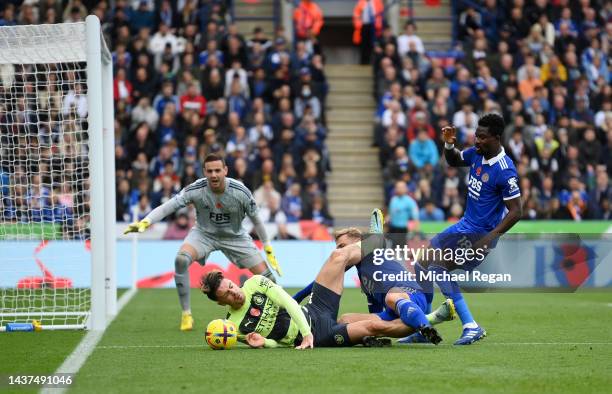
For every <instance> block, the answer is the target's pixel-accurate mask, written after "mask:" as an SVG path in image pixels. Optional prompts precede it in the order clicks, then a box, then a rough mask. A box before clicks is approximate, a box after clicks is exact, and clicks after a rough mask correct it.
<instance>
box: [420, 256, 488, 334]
mask: <svg viewBox="0 0 612 394" xmlns="http://www.w3.org/2000/svg"><path fill="white" fill-rule="evenodd" d="M429 271H430V272H432V273H433V274H434V276H435V277H442V276H443V275H445V276H446V275H447V274H448V270H447V269H446V268H444V267H440V266H437V265H431V266H429ZM436 283H437V284H438V287H440V290H441V291H442V294H444V296H445V297H448V298H450V299H452V300H453V302H454V303H455V309H456V311H457V314H458V315H459V318H460V319H461V323H462V324H463V326H464V327H466V326H467V327H470V328H471V327H474V328H475V327H477V326H478V325H477V324H476V322H475V321H474V318H473V317H472V313H471V312H470V308H468V305H467V302H465V299H463V295H462V294H461V289H460V288H459V285H458V284H457V282H455V281H452V280H442V281H436Z"/></svg>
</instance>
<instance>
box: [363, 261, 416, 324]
mask: <svg viewBox="0 0 612 394" xmlns="http://www.w3.org/2000/svg"><path fill="white" fill-rule="evenodd" d="M355 268H357V273H358V274H359V281H360V282H361V290H362V291H363V292H364V294H365V295H366V297H367V299H368V309H369V311H370V312H371V313H377V312H380V311H382V310H383V309H384V308H385V296H386V295H387V293H388V292H389V290H391V289H392V288H400V289H402V290H403V291H404V292H406V293H409V294H414V293H416V292H418V291H420V286H419V285H418V283H417V282H416V281H414V280H410V279H412V278H414V276H413V277H411V278H410V279H409V278H408V275H407V274H408V270H407V269H406V268H405V267H404V266H403V265H402V264H400V263H398V262H397V261H395V260H387V259H384V262H383V263H382V264H380V265H377V264H374V263H373V256H372V254H370V255H368V256H366V257H365V258H364V259H363V260H362V261H361V262H360V263H359V264H357V265H356V266H355ZM383 274H386V275H388V274H393V275H394V276H395V278H399V279H396V280H388V279H387V280H383V278H386V277H383Z"/></svg>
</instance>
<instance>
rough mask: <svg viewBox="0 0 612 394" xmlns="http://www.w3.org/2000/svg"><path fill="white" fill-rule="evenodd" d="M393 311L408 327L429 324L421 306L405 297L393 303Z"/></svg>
mask: <svg viewBox="0 0 612 394" xmlns="http://www.w3.org/2000/svg"><path fill="white" fill-rule="evenodd" d="M395 312H396V313H397V314H398V315H399V317H400V319H402V322H403V323H404V324H405V325H407V326H409V327H412V328H416V329H418V328H419V327H421V326H429V325H430V324H429V321H428V320H427V317H426V316H425V314H424V313H423V311H422V310H421V308H419V306H418V305H417V304H415V303H414V302H412V301H411V300H409V299H407V298H402V299H401V300H399V301H397V303H395Z"/></svg>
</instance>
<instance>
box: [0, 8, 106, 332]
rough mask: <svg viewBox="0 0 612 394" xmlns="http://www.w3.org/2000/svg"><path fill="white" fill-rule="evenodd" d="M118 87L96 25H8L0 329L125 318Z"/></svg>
mask: <svg viewBox="0 0 612 394" xmlns="http://www.w3.org/2000/svg"><path fill="white" fill-rule="evenodd" d="M112 80H113V76H112V58H111V55H110V52H109V50H108V48H107V46H106V43H105V41H104V38H103V35H102V31H101V27H100V21H99V20H98V18H97V17H96V16H93V15H90V16H88V17H87V19H86V21H85V22H79V23H65V24H53V25H25V26H9V27H0V296H1V298H0V331H5V330H6V328H7V325H8V326H10V323H27V322H32V321H34V320H37V321H40V322H42V327H43V329H75V328H76V329H79V328H88V329H92V330H103V329H104V328H105V327H106V324H107V321H109V318H111V317H112V316H114V315H115V314H116V294H117V290H116V279H115V275H116V274H115V271H116V266H115V253H116V252H115V250H116V249H115V243H116V235H115V179H114V178H115V163H114V110H113V93H112Z"/></svg>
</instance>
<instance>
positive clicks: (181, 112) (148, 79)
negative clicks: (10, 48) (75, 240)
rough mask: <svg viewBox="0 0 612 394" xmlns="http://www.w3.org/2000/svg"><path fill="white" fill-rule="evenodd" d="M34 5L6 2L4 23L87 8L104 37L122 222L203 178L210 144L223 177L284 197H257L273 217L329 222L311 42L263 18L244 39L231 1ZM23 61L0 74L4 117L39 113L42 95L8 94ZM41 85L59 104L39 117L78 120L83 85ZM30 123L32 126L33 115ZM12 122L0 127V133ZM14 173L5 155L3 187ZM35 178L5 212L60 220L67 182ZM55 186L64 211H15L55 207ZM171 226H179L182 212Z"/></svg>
mask: <svg viewBox="0 0 612 394" xmlns="http://www.w3.org/2000/svg"><path fill="white" fill-rule="evenodd" d="M36 3H37V2H29V1H26V2H23V3H22V2H21V1H17V2H2V14H1V15H0V16H1V17H0V26H4V25H15V24H37V23H56V22H70V21H72V22H75V21H82V20H84V17H85V16H86V15H87V14H88V13H94V14H96V15H97V16H98V17H99V18H100V20H101V22H102V26H103V30H104V33H105V35H106V36H107V41H108V42H109V43H110V47H111V51H112V56H113V65H114V76H115V79H114V85H113V88H114V100H115V110H116V114H115V115H116V116H115V133H116V149H115V154H116V175H117V176H116V178H117V213H116V218H117V220H118V221H131V220H135V219H140V218H142V217H144V215H146V214H147V213H148V212H149V211H150V210H151V209H153V208H155V207H156V206H158V205H160V204H162V203H163V202H165V201H167V200H168V199H169V198H171V197H172V196H173V195H175V194H176V193H178V192H179V191H180V190H181V188H182V187H184V186H186V185H188V184H189V183H191V182H193V181H194V180H195V179H197V178H198V177H201V176H202V168H201V163H202V161H203V159H204V157H205V156H206V155H207V154H208V153H213V152H215V153H221V154H224V155H226V158H227V164H228V167H229V176H231V177H234V178H237V179H239V180H241V181H243V182H244V183H245V184H246V185H247V186H248V187H249V188H250V189H251V190H252V191H253V192H254V194H255V195H258V194H259V195H267V194H271V195H273V196H280V199H279V198H278V197H275V198H272V197H271V198H262V199H261V205H262V208H263V209H264V210H265V211H266V212H267V216H268V217H269V220H270V222H282V221H287V222H292V221H298V220H300V219H301V218H303V217H307V218H308V219H309V220H312V221H314V222H318V223H323V224H324V225H325V226H328V225H332V224H333V218H332V217H331V215H330V214H329V212H328V210H327V200H326V194H325V191H326V189H327V184H326V177H325V174H326V172H327V171H328V170H329V169H330V161H329V155H328V153H327V148H326V145H325V139H326V135H327V129H326V127H325V97H326V94H327V82H326V75H325V68H324V65H323V61H322V59H321V53H320V47H319V46H318V45H313V42H312V41H310V40H303V41H299V42H297V43H296V44H295V45H294V46H292V45H291V44H290V43H289V42H288V40H287V37H285V36H284V35H283V34H284V33H283V30H282V29H279V30H278V31H277V32H276V33H275V35H274V37H268V36H267V34H266V32H264V31H263V29H261V28H259V27H255V28H254V30H253V34H252V36H251V37H250V38H248V39H247V38H245V37H244V36H243V35H242V34H240V33H239V32H238V28H237V26H236V24H233V23H231V21H230V20H229V18H228V19H226V18H227V17H228V16H229V15H230V14H231V12H230V11H232V10H230V9H229V8H230V7H231V2H229V1H211V2H209V1H193V0H190V1H185V2H174V1H168V0H163V1H159V2H153V1H129V2H128V1H126V0H117V1H115V2H114V4H115V6H114V7H111V5H110V3H109V2H106V1H100V2H93V1H83V2H82V1H80V0H70V1H69V2H68V4H67V5H65V7H64V5H63V3H62V2H61V1H55V0H45V1H40V3H38V4H36ZM177 4H179V5H180V6H182V8H179V9H177V8H176V7H177ZM63 10H65V12H63ZM18 71H19V70H17V72H16V73H15V75H14V76H13V77H11V76H7V74H6V73H3V74H2V76H3V84H2V87H1V88H0V89H1V90H2V92H1V93H2V94H4V95H12V96H11V99H12V100H13V102H15V103H17V102H19V104H18V105H16V106H15V108H11V109H10V111H9V113H8V114H7V113H5V111H2V114H0V117H4V119H3V120H2V121H1V122H0V123H2V124H8V123H9V122H8V119H7V118H6V117H7V116H34V115H33V112H32V111H31V110H32V109H34V106H36V105H42V104H41V103H42V100H43V99H44V98H38V101H37V100H23V101H20V100H19V97H16V96H15V95H16V94H17V95H19V94H20V92H22V93H23V92H25V91H27V85H28V84H29V83H30V81H28V80H27V76H23V75H21V74H20V73H19V72H18ZM11 84H14V85H15V86H17V85H18V86H20V87H21V88H20V89H15V88H11ZM51 85H52V84H51ZM52 86H55V85H52ZM47 93H48V94H49V95H50V96H51V100H50V101H51V103H52V104H51V105H52V106H54V107H53V109H52V110H51V111H50V112H49V119H48V120H45V121H46V122H47V123H45V127H46V126H47V125H49V127H52V125H53V119H54V112H53V111H61V110H65V111H67V109H69V108H72V107H73V106H76V108H77V111H76V113H77V114H78V115H77V116H78V119H77V121H80V122H83V121H85V119H86V116H87V102H86V100H85V97H84V96H83V95H80V94H79V92H78V91H75V92H74V94H72V95H69V96H68V97H71V101H70V102H53V100H52V99H53V92H51V91H49V92H47ZM24 94H25V93H24ZM65 101H68V100H65ZM37 102H38V104H37ZM19 105H21V106H19ZM26 123H29V124H31V125H37V123H36V121H35V120H33V119H32V120H31V121H30V122H26ZM12 132H13V131H12V130H2V133H3V135H4V137H3V138H9V137H8V136H10V135H11V133H12ZM42 134H43V130H42V129H41V135H42ZM45 135H47V136H48V137H49V138H50V139H51V145H52V147H51V151H54V150H57V149H64V148H62V147H65V146H68V145H69V141H57V140H54V139H53V131H52V130H47V133H46V134H45ZM66 149H68V148H66ZM54 154H55V151H54ZM7 158H8V156H7ZM18 175H19V172H16V171H15V168H11V167H10V164H9V160H7V161H6V162H5V161H3V163H2V171H1V178H0V179H2V188H6V187H8V185H10V183H11V182H12V180H14V177H15V176H18ZM42 184H44V185H46V187H42V188H40V189H39V190H24V191H23V193H22V194H23V198H20V199H18V200H19V201H16V200H14V199H12V200H9V199H8V198H5V197H3V198H2V209H3V210H5V211H7V212H6V213H5V215H4V217H5V218H10V219H12V220H14V221H21V220H39V221H50V222H53V221H54V220H55V218H60V219H58V220H62V221H66V220H65V218H64V216H65V215H70V209H71V205H72V204H71V203H70V201H69V200H70V198H69V195H70V190H55V189H54V187H53V186H52V185H53V182H52V180H44V179H43V180H42ZM51 194H52V195H54V196H55V195H57V196H59V197H57V198H59V199H64V200H66V201H67V203H66V204H65V205H64V206H63V207H64V208H65V209H64V210H63V212H61V213H57V214H56V215H52V214H47V215H41V216H40V217H36V218H26V217H20V216H19V211H20V210H19V206H20V205H23V204H26V205H27V204H38V205H40V206H42V207H44V206H45V205H50V204H49V201H48V200H49V195H51ZM66 194H67V196H66ZM6 195H8V193H7V194H6ZM57 205H58V204H57V203H56V204H53V206H54V207H57ZM24 211H25V210H24ZM43 212H44V210H43ZM61 218H64V219H61ZM173 219H174V218H169V220H173ZM192 220H193V219H192ZM178 226H179V227H180V226H184V217H183V216H181V218H180V223H179V224H178ZM172 228H173V229H174V230H176V229H177V226H173V227H172ZM174 232H176V231H174ZM282 234H283V232H282V231H279V237H281V238H282Z"/></svg>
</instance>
